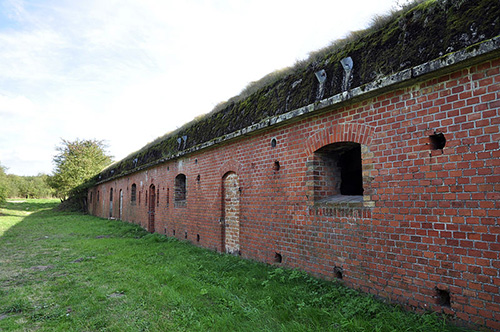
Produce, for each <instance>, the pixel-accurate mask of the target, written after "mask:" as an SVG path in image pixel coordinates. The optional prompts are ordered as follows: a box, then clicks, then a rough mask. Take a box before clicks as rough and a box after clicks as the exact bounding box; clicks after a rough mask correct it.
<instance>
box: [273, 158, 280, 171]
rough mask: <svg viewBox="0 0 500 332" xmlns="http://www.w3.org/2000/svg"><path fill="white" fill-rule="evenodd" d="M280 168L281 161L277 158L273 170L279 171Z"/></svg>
mask: <svg viewBox="0 0 500 332" xmlns="http://www.w3.org/2000/svg"><path fill="white" fill-rule="evenodd" d="M280 168H281V166H280V162H279V161H278V160H276V161H275V162H274V164H273V170H275V171H279V170H280Z"/></svg>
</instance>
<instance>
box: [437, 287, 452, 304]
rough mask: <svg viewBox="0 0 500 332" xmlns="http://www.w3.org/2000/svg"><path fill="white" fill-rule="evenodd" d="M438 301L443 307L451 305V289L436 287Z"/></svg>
mask: <svg viewBox="0 0 500 332" xmlns="http://www.w3.org/2000/svg"><path fill="white" fill-rule="evenodd" d="M436 293H437V298H438V303H439V305H440V306H443V307H451V297H450V291H449V290H446V289H436Z"/></svg>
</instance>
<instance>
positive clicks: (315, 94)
mask: <svg viewBox="0 0 500 332" xmlns="http://www.w3.org/2000/svg"><path fill="white" fill-rule="evenodd" d="M499 30H500V1H498V0H429V1H424V2H422V1H417V2H415V3H413V4H412V5H409V6H407V7H406V8H405V9H403V10H402V11H400V12H397V13H391V15H388V16H386V17H378V18H377V19H375V20H374V23H373V25H372V27H371V28H369V29H367V30H363V31H358V32H354V33H352V34H351V36H350V37H349V38H347V39H345V40H341V41H337V42H335V43H334V44H332V45H330V46H329V47H326V48H324V49H322V50H320V51H317V52H315V53H312V54H311V55H310V57H309V59H308V60H305V61H303V62H301V63H297V64H296V65H295V66H294V67H291V68H287V69H285V70H281V71H277V72H275V73H271V74H269V75H268V76H266V77H264V78H263V79H262V80H261V81H259V82H256V83H254V84H252V85H250V86H249V87H247V89H246V90H244V91H243V92H242V94H241V95H240V96H236V97H234V98H233V99H231V100H229V101H228V102H225V103H221V104H219V105H218V106H217V107H216V108H215V109H214V110H213V111H212V112H211V113H208V114H206V115H204V116H201V117H199V118H197V119H195V120H193V121H192V122H190V123H188V124H186V125H184V126H183V127H181V128H180V129H178V130H176V131H174V132H172V133H169V134H166V135H165V136H163V137H160V138H158V139H156V140H155V141H154V142H152V143H149V144H148V145H146V146H145V147H144V148H142V149H141V150H139V151H137V152H135V153H132V154H130V155H129V156H128V157H126V158H124V159H123V160H121V161H119V162H117V163H115V164H113V165H112V166H110V167H108V168H107V169H106V170H104V171H103V172H101V173H100V174H99V175H98V178H96V180H97V181H99V182H101V181H105V180H107V179H110V178H114V177H117V176H120V175H123V174H127V173H131V172H134V171H136V170H139V169H143V168H145V167H148V166H150V165H152V164H155V163H157V162H161V161H162V160H168V159H171V158H175V157H176V156H177V155H178V154H179V153H180V152H181V153H182V151H186V150H189V149H192V148H194V147H196V146H199V145H201V144H204V143H206V142H209V141H211V140H214V139H217V138H220V137H224V136H226V135H228V134H231V133H234V132H236V131H238V130H241V129H243V128H247V127H249V126H252V125H255V124H257V123H259V122H261V121H262V120H264V119H266V118H269V117H273V116H277V115H280V114H284V113H286V112H289V111H292V110H295V109H299V108H301V107H304V106H307V105H310V104H313V103H315V102H318V101H319V100H321V99H324V98H328V97H331V96H334V95H337V94H339V93H341V92H343V89H344V90H345V88H346V87H347V88H349V89H353V88H356V87H361V86H363V85H365V84H367V83H370V82H373V81H375V80H377V79H378V78H381V77H385V76H389V75H392V74H394V73H397V72H400V71H403V70H405V69H409V68H413V67H415V66H417V65H420V64H422V63H426V62H429V61H431V60H434V59H437V58H439V57H441V56H443V55H445V54H447V53H451V52H455V51H458V50H461V49H464V48H467V47H469V46H471V45H474V44H476V43H478V42H481V41H485V40H488V39H491V38H493V37H495V36H497V35H498V34H499ZM346 57H350V58H351V59H352V62H353V69H352V76H351V79H350V80H349V81H348V82H345V81H343V80H344V76H345V75H344V68H343V66H342V64H341V63H340V61H341V60H342V59H344V58H346ZM321 70H324V73H326V80H325V81H324V83H323V85H322V87H321V90H319V89H320V84H319V82H318V79H317V78H316V75H315V73H316V72H318V71H321Z"/></svg>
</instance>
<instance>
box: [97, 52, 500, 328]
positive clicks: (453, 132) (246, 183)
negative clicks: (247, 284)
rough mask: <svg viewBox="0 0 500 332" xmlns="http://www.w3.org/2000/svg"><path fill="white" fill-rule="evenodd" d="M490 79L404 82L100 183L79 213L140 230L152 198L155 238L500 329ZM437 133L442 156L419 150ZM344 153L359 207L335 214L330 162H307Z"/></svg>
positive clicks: (497, 166)
mask: <svg viewBox="0 0 500 332" xmlns="http://www.w3.org/2000/svg"><path fill="white" fill-rule="evenodd" d="M463 65H465V64H463ZM499 68H500V59H494V60H490V61H486V62H484V63H483V64H479V65H478V66H471V67H467V68H463V69H459V70H456V71H455V72H453V73H449V74H446V75H442V76H439V77H434V78H431V79H426V78H415V79H420V80H421V81H419V82H418V83H415V82H413V83H412V84H415V85H414V86H411V87H404V86H402V87H400V88H398V90H397V91H390V88H387V89H389V90H387V91H386V92H381V93H380V94H379V95H375V96H373V97H371V98H369V99H364V100H363V96H358V97H357V98H358V99H359V100H355V101H352V102H350V103H349V106H345V107H344V106H341V107H337V108H335V107H334V106H332V109H324V110H322V112H321V113H320V114H319V113H318V114H310V116H308V117H303V118H299V119H297V120H290V121H289V122H287V123H282V124H280V126H270V127H266V128H263V129H261V130H260V131H259V132H255V133H252V134H251V135H247V136H244V137H239V138H238V139H233V140H227V141H225V142H224V143H223V144H215V145H213V146H211V147H210V148H208V149H201V150H199V151H195V152H193V153H190V154H189V153H188V154H185V155H182V156H179V157H176V158H173V159H170V160H167V161H165V162H161V163H158V164H156V165H153V166H151V167H149V168H147V169H142V170H138V171H137V172H135V173H130V174H128V175H126V176H123V177H120V178H116V179H113V180H111V181H108V182H103V183H100V184H98V185H97V186H96V187H94V188H92V189H91V190H90V191H89V198H88V200H89V206H90V212H91V213H92V214H94V215H97V216H100V217H105V218H108V217H109V210H110V209H109V207H110V205H111V204H112V206H113V212H112V214H113V217H114V218H119V217H120V218H121V219H123V220H124V221H127V222H133V223H136V224H138V225H141V227H144V228H148V227H149V223H148V221H149V220H148V210H149V209H150V207H149V206H148V202H151V197H150V196H151V195H153V194H154V195H156V196H155V197H154V199H155V200H156V199H158V198H159V199H158V203H157V206H155V207H154V208H155V221H154V229H155V231H157V232H159V233H166V235H167V236H172V237H176V238H179V239H181V240H186V241H189V242H191V243H192V244H193V245H197V246H202V247H206V248H209V249H210V250H216V251H219V252H225V251H232V252H233V253H237V252H238V251H239V252H240V253H241V256H242V257H244V258H247V259H253V260H257V261H262V262H266V263H271V264H281V265H282V266H286V267H292V268H301V269H303V270H305V271H307V272H310V273H313V274H314V275H316V276H319V277H323V278H325V279H334V278H335V276H334V275H333V267H334V266H338V267H342V268H343V270H344V282H346V284H348V285H349V286H351V287H355V288H359V289H364V290H365V291H367V292H371V293H373V294H377V295H380V296H384V297H387V298H390V299H398V301H401V302H403V303H411V304H412V305H414V306H415V307H420V308H428V307H429V306H430V305H433V303H431V302H433V301H435V296H436V289H435V287H436V286H437V284H441V285H443V287H444V285H447V287H450V288H449V289H450V291H451V296H452V299H453V300H452V301H453V306H452V308H451V309H450V308H447V309H446V310H448V311H449V312H450V314H453V315H455V316H456V317H458V318H459V319H464V320H469V321H471V320H477V321H479V322H484V323H485V324H486V325H487V326H489V327H490V328H497V329H500V328H499V327H498V325H496V324H497V323H498V321H499V320H500V296H498V295H497V294H498V292H499V287H500V275H499V274H498V271H499V269H500V263H498V262H499V261H500V256H499V255H500V226H499V225H498V219H499V218H500V203H499V202H500V161H499V160H500V144H499V140H500V127H499V125H500V111H499V107H500V102H499V101H498V99H499V97H500V95H499V91H500V90H499V88H498V83H499V82H500V69H499ZM471 73H474V74H473V75H471ZM493 75H496V76H493ZM435 132H436V133H442V134H443V135H444V137H445V138H446V145H445V147H444V148H443V149H433V146H432V145H431V144H430V143H431V138H430V136H432V135H434V134H435ZM272 138H276V143H277V144H276V146H275V147H272V146H271V139H272ZM346 140H348V141H354V142H356V143H359V144H362V145H364V146H361V149H362V150H363V152H362V153H361V156H362V164H363V169H362V173H361V174H362V175H361V181H362V182H363V190H364V193H365V195H364V197H363V200H364V203H363V202H362V201H359V202H354V203H352V204H351V203H346V202H342V201H335V199H339V200H341V199H344V200H347V199H348V198H347V197H334V193H336V194H339V190H340V189H339V188H338V186H339V185H340V183H341V180H342V179H341V175H340V174H339V172H340V171H339V170H338V168H336V166H335V165H337V166H338V163H339V162H340V157H338V156H337V157H335V156H333V153H330V152H328V153H327V152H325V150H323V153H322V152H321V151H319V152H317V151H318V150H319V149H321V148H324V147H326V146H329V145H330V144H336V143H340V142H343V141H346ZM329 147H330V148H332V147H338V145H331V146H329ZM275 161H279V165H280V169H279V170H277V169H276V167H275V164H274V163H275ZM146 172H147V175H146ZM179 174H184V175H185V176H186V192H187V194H186V195H187V197H186V201H185V203H183V204H180V203H179V202H178V201H176V196H175V195H176V193H175V188H176V185H175V179H176V177H177V176H178V175H179ZM198 175H200V178H199V180H197V177H198ZM228 177H230V179H232V181H229V182H228V183H226V182H225V181H226V180H227V178H228ZM339 178H340V180H339ZM236 179H237V180H236ZM132 184H136V186H137V193H136V194H137V197H136V198H137V202H136V204H132V203H131V186H132ZM151 186H154V188H155V192H154V193H153V194H152V193H151V189H150V188H152V187H151ZM110 188H113V191H114V193H115V198H114V200H113V202H112V203H111V202H110V201H109V191H110ZM120 190H121V191H122V193H123V195H124V196H123V197H124V198H123V202H122V203H123V212H122V213H123V214H122V215H121V216H120V215H118V213H119V210H120V209H119V198H118V196H117V193H119V192H120ZM98 193H99V195H98ZM90 195H92V196H90ZM227 195H229V196H227ZM97 196H99V199H97ZM339 196H342V195H339ZM344 196H345V195H344ZM90 197H92V201H90V200H91V199H90ZM319 198H323V199H324V200H323V201H322V200H320V199H319ZM233 199H234V200H233ZM238 199H239V203H238V204H237V203H236V201H237V200H238ZM325 200H326V201H328V200H331V202H326V201H325ZM221 221H225V222H226V228H225V229H224V228H223V227H222V224H221ZM238 227H239V228H238ZM174 232H175V234H174ZM277 254H279V255H281V256H278V255H277ZM276 257H278V258H276ZM279 257H281V258H279ZM280 259H282V261H281V263H278V262H277V261H278V260H280ZM403 284H404V285H405V286H404V287H406V288H405V289H403V286H401V285H403ZM409 290H411V291H409ZM431 310H436V311H439V312H443V309H442V308H441V307H440V306H435V305H433V306H432V308H431ZM492 313H494V315H493V316H492ZM488 324H489V325H488Z"/></svg>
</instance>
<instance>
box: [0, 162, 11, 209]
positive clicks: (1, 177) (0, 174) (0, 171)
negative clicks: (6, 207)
mask: <svg viewBox="0 0 500 332" xmlns="http://www.w3.org/2000/svg"><path fill="white" fill-rule="evenodd" d="M8 188H9V187H8V183H7V175H6V174H5V167H3V166H2V165H1V164H0V203H3V202H5V200H6V199H7V196H8Z"/></svg>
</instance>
